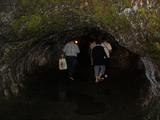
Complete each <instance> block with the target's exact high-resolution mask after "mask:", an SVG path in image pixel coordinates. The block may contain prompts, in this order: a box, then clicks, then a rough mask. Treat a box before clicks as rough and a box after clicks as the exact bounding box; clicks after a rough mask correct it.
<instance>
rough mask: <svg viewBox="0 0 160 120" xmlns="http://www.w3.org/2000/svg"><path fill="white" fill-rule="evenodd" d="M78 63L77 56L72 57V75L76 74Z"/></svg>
mask: <svg viewBox="0 0 160 120" xmlns="http://www.w3.org/2000/svg"><path fill="white" fill-rule="evenodd" d="M76 65H77V58H76V57H72V67H71V74H72V77H74V74H75V71H76Z"/></svg>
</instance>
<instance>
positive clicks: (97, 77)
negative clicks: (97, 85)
mask: <svg viewBox="0 0 160 120" xmlns="http://www.w3.org/2000/svg"><path fill="white" fill-rule="evenodd" d="M99 71H100V66H99V65H95V66H94V74H95V79H96V81H95V82H98V81H99V78H100V77H99Z"/></svg>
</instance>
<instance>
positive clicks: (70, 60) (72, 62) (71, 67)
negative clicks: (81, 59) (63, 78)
mask: <svg viewBox="0 0 160 120" xmlns="http://www.w3.org/2000/svg"><path fill="white" fill-rule="evenodd" d="M66 60H67V66H68V75H69V76H70V77H73V76H74V73H75V69H76V64H77V57H75V56H67V57H66Z"/></svg>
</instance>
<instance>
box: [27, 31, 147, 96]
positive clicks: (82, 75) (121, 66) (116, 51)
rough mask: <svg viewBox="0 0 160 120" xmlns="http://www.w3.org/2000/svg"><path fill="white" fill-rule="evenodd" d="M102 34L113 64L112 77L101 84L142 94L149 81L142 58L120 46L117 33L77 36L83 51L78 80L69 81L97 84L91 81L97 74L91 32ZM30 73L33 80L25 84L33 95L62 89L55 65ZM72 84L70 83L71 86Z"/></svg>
mask: <svg viewBox="0 0 160 120" xmlns="http://www.w3.org/2000/svg"><path fill="white" fill-rule="evenodd" d="M102 33H103V35H104V37H106V39H107V40H109V42H110V43H111V45H112V48H113V51H112V54H111V58H110V67H109V68H108V70H107V72H108V75H109V77H108V78H107V79H106V80H104V82H103V83H100V84H99V85H100V87H102V88H103V89H104V90H108V89H110V90H111V91H116V92H119V93H120V94H127V95H129V96H133V95H135V96H139V95H140V94H141V89H143V88H144V87H145V86H146V84H147V83H146V79H145V75H144V66H143V64H142V63H141V62H140V57H139V56H138V55H137V54H135V53H132V52H131V51H129V50H128V49H126V48H124V47H122V46H120V45H119V44H118V43H117V42H116V41H115V40H114V38H113V36H111V35H110V34H108V33H104V32H96V33H92V32H89V33H88V34H85V35H82V36H78V37H76V38H77V40H78V45H79V48H80V51H81V52H80V54H79V56H78V64H77V69H76V80H75V81H68V83H69V84H70V82H73V83H72V84H73V85H72V87H73V86H74V87H73V89H74V88H78V87H79V88H80V89H83V85H84V84H87V85H88V86H89V85H91V86H93V84H94V81H93V82H90V80H91V79H92V80H93V78H94V74H93V73H91V71H90V69H91V66H90V56H89V42H90V35H91V34H102ZM29 76H30V77H29V80H26V83H25V85H26V86H27V87H26V88H27V92H28V91H29V92H28V93H29V94H30V93H31V94H34V95H35V94H36V95H40V96H42V95H45V96H56V95H57V93H58V90H59V88H58V87H59V72H58V70H57V69H55V67H53V65H47V66H41V67H37V68H36V69H35V70H34V72H32V74H30V75H29ZM68 83H66V84H67V86H68ZM82 83H83V84H82ZM94 85H95V84H94ZM80 89H79V90H80ZM85 89H87V88H85ZM73 91H74V90H73ZM82 91H83V90H82Z"/></svg>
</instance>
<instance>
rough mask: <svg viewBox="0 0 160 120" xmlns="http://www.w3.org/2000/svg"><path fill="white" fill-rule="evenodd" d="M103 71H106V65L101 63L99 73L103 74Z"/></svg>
mask: <svg viewBox="0 0 160 120" xmlns="http://www.w3.org/2000/svg"><path fill="white" fill-rule="evenodd" d="M105 71H106V66H105V65H101V71H100V74H101V75H104V74H105Z"/></svg>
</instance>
